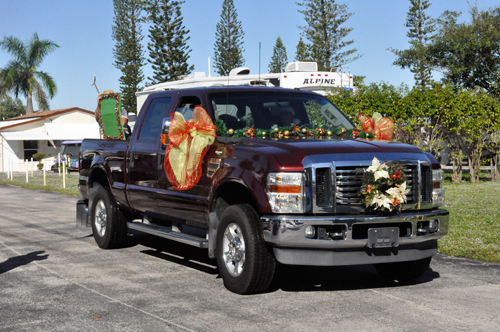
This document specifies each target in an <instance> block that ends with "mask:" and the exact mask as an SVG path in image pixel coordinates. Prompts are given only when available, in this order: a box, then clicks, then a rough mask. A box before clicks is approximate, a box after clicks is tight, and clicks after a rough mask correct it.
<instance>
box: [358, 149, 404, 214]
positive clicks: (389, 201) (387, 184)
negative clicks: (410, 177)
mask: <svg viewBox="0 0 500 332" xmlns="http://www.w3.org/2000/svg"><path fill="white" fill-rule="evenodd" d="M409 192H410V189H409V188H408V181H407V179H406V175H405V173H404V170H403V165H400V164H396V163H380V161H379V160H378V159H377V158H373V161H372V165H371V166H370V167H368V168H367V169H366V171H365V173H364V175H363V185H362V186H361V190H360V191H359V194H360V195H361V196H362V197H363V199H362V202H363V204H365V208H366V210H367V212H378V213H381V214H399V213H401V210H402V209H403V204H404V203H406V195H408V193H409Z"/></svg>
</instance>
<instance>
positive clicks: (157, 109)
mask: <svg viewBox="0 0 500 332" xmlns="http://www.w3.org/2000/svg"><path fill="white" fill-rule="evenodd" d="M169 104H170V97H168V98H156V99H153V101H152V102H151V105H149V108H148V111H147V113H146V117H145V118H144V121H143V122H142V126H141V132H140V133H139V138H138V140H139V141H156V140H158V137H160V132H161V126H162V120H163V118H166V117H167V111H168V105H169Z"/></svg>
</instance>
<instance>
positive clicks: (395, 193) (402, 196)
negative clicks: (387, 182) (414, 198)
mask: <svg viewBox="0 0 500 332" xmlns="http://www.w3.org/2000/svg"><path fill="white" fill-rule="evenodd" d="M385 192H386V193H388V194H389V196H390V197H392V198H395V199H397V200H399V201H402V202H406V195H408V193H409V192H410V189H406V181H405V182H403V183H402V184H401V185H400V186H399V187H398V186H396V187H392V188H390V189H387V190H386V191H385Z"/></svg>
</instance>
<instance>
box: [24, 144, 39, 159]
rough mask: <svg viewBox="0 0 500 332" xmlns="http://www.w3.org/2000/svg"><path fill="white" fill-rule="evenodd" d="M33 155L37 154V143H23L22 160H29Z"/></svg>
mask: <svg viewBox="0 0 500 332" xmlns="http://www.w3.org/2000/svg"><path fill="white" fill-rule="evenodd" d="M35 153H38V141H24V160H26V159H28V160H31V157H33V155H34V154H35Z"/></svg>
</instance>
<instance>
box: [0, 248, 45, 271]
mask: <svg viewBox="0 0 500 332" xmlns="http://www.w3.org/2000/svg"><path fill="white" fill-rule="evenodd" d="M44 252H45V251H33V252H30V253H29V254H26V255H22V256H16V257H11V258H9V259H7V260H6V261H5V262H3V263H0V274H2V273H5V272H8V271H10V270H13V269H15V268H16V267H20V266H23V265H27V264H29V263H31V262H33V261H41V260H45V259H47V257H49V255H48V254H47V255H43V256H39V255H41V254H43V253H44Z"/></svg>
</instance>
